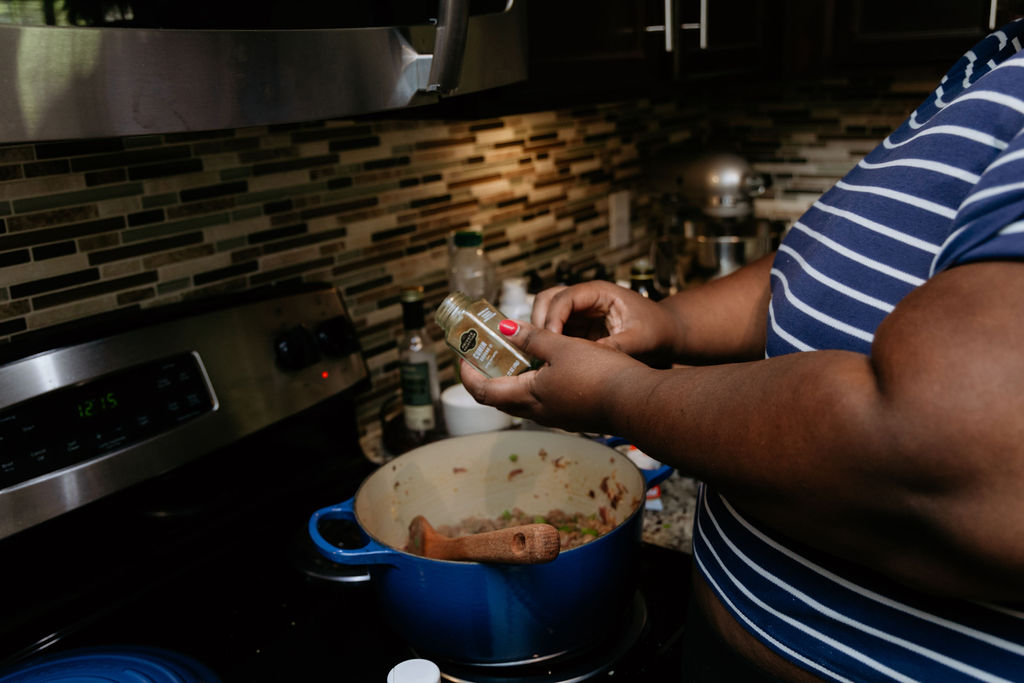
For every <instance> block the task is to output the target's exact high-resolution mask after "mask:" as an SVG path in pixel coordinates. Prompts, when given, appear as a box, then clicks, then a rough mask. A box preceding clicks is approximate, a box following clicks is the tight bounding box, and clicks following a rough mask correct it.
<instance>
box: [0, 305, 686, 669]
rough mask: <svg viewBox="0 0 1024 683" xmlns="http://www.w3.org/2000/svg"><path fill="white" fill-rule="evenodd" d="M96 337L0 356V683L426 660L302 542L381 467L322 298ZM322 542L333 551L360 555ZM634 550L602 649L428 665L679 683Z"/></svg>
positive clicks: (355, 379)
mask: <svg viewBox="0 0 1024 683" xmlns="http://www.w3.org/2000/svg"><path fill="white" fill-rule="evenodd" d="M100 322H101V324H99V325H98V326H95V327H90V326H82V327H79V328H76V329H75V330H74V331H73V332H67V331H64V332H63V333H62V334H61V335H59V337H54V338H51V339H46V338H45V337H44V336H42V335H38V336H37V337H36V338H35V339H34V340H32V342H31V344H26V345H17V344H12V345H9V348H7V349H4V350H3V351H2V352H0V353H2V356H0V363H2V364H0V557H2V558H3V562H2V563H0V590H2V591H3V605H4V609H3V610H2V612H0V682H3V683H9V682H10V683H13V682H14V681H18V683H23V682H24V681H32V680H44V679H45V680H61V679H60V678H56V677H54V676H55V674H52V670H53V669H52V668H51V669H50V672H51V673H49V674H45V675H50V676H51V677H50V678H44V673H43V672H44V671H46V667H62V666H63V667H65V668H66V670H69V671H70V670H75V671H78V672H79V674H80V673H81V672H82V671H83V669H82V668H80V667H84V666H91V667H95V668H96V671H97V673H96V674H95V678H94V679H95V680H118V679H117V678H114V677H110V678H102V679H101V678H100V676H101V675H106V674H102V672H103V671H105V670H106V669H105V668H104V667H107V668H110V669H111V670H115V669H116V670H126V669H132V668H133V670H135V671H136V673H137V676H138V677H141V678H139V679H141V680H153V681H163V680H167V681H180V682H181V683H195V682H196V681H203V682H204V683H236V682H237V683H242V682H245V683H261V682H267V683H271V682H274V683H276V682H286V681H287V682H290V681H329V680H338V681H348V680H352V681H360V682H361V681H367V682H372V681H384V680H386V677H387V673H388V671H389V670H390V669H391V668H392V667H393V666H395V665H396V664H398V663H399V662H401V661H403V660H406V659H411V658H416V657H420V656H425V653H419V652H416V650H415V649H414V648H413V647H412V646H410V645H409V644H407V643H404V642H402V640H401V639H400V638H399V637H398V636H396V635H395V634H394V632H392V631H391V629H390V627H389V626H388V624H387V620H386V618H385V616H386V615H383V614H381V613H380V610H379V608H378V607H377V605H376V600H375V596H374V594H373V588H372V583H371V581H370V580H369V575H368V574H365V573H363V572H362V571H361V570H359V569H355V568H349V567H341V566H339V565H335V564H333V563H331V562H329V561H328V560H326V559H325V558H323V557H322V556H321V555H320V554H319V553H318V552H317V551H316V549H315V547H314V546H313V544H312V542H311V541H310V539H309V538H308V532H307V530H306V524H307V522H308V520H309V516H310V514H312V512H314V511H316V510H318V509H320V508H322V507H324V506H326V505H331V504H334V503H337V502H339V501H343V500H346V499H348V498H350V497H351V496H352V495H354V493H355V491H356V489H357V488H358V486H359V484H360V483H361V482H362V480H363V479H364V478H365V477H366V476H368V475H369V474H370V473H371V472H372V471H373V470H374V469H375V467H376V465H374V464H373V463H371V462H370V461H369V460H368V459H367V458H366V457H365V456H364V454H363V453H362V451H361V449H360V446H359V439H358V429H357V425H356V409H355V405H356V402H357V401H358V399H359V395H360V394H361V393H362V392H363V391H365V390H366V388H367V387H368V385H369V380H368V373H367V371H366V366H365V363H364V361H363V358H362V354H361V351H360V349H359V343H358V338H357V336H356V333H355V328H354V325H353V324H352V322H351V318H350V317H349V315H348V313H347V311H346V310H345V307H344V304H343V303H342V301H341V299H340V298H339V297H338V296H337V294H336V292H335V291H334V290H333V289H332V288H331V287H328V286H321V285H308V286H307V285H302V286H294V287H288V288H268V289H265V290H259V291H254V292H247V293H245V294H244V295H238V296H232V297H226V298H222V299H217V300H204V301H198V302H190V303H187V304H182V305H175V306H170V307H163V308H159V309H153V310H149V311H133V312H130V313H128V314H125V315H123V316H118V317H114V318H104V319H103V320H102V321H100ZM331 524H332V525H331V526H327V527H324V528H322V531H323V533H324V535H325V536H326V537H328V538H329V539H330V540H332V541H333V542H336V543H338V544H339V545H342V546H345V545H358V544H361V543H362V540H361V538H360V536H359V534H358V532H357V531H356V530H355V529H353V528H351V527H350V526H348V525H346V524H345V523H344V522H333V523H331ZM639 552H640V556H641V557H640V563H639V565H640V580H639V582H638V587H637V591H636V595H635V597H634V599H633V601H632V602H631V604H630V605H629V606H628V609H626V610H624V611H623V614H622V617H621V620H620V621H619V622H618V623H621V628H620V629H617V630H616V632H615V633H609V634H607V637H606V638H604V639H602V642H600V643H594V644H593V645H592V647H588V648H585V650H584V651H582V652H573V653H566V654H564V655H560V656H558V657H555V658H552V659H548V660H545V661H540V662H529V663H525V664H517V665H505V666H486V667H480V666H473V665H467V664H465V663H460V662H448V661H438V662H436V663H437V664H438V665H439V666H440V668H441V671H442V677H443V678H444V679H445V680H447V681H475V682H478V683H489V682H491V681H495V682H504V681H526V682H529V681H537V682H541V681H543V682H552V683H553V682H558V683H565V682H568V681H583V680H615V681H634V680H636V681H640V680H644V681H650V680H677V679H678V678H679V672H680V666H681V665H680V652H681V649H682V647H681V646H682V635H683V634H682V624H683V615H684V614H685V605H686V597H687V596H686V587H687V586H688V577H689V557H688V556H687V555H685V554H683V553H679V552H675V551H671V550H667V549H664V548H659V547H656V546H653V545H647V544H644V545H643V546H642V547H641V548H640V551H639ZM125 662H130V665H129V664H125ZM76 667H79V668H76ZM139 672H142V673H139ZM143 674H144V675H145V676H148V678H146V677H142V676H143ZM33 676H35V677H33ZM75 680H92V679H75ZM130 680H137V679H135V678H133V679H130Z"/></svg>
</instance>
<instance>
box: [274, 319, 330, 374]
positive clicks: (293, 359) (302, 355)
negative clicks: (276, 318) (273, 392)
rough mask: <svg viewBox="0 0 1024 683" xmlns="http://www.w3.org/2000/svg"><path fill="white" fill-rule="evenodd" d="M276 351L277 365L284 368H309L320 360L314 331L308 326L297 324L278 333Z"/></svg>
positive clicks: (275, 342)
mask: <svg viewBox="0 0 1024 683" xmlns="http://www.w3.org/2000/svg"><path fill="white" fill-rule="evenodd" d="M274 352H275V355H276V357H277V366H278V367H279V368H281V369H282V370H287V371H295V370H301V369H302V368H308V367H309V366H310V365H312V364H313V363H316V362H317V361H319V360H320V350H319V349H318V348H317V344H316V339H315V338H314V337H313V333H312V332H310V331H309V330H308V329H307V328H306V327H304V326H302V325H297V326H295V327H292V328H289V329H287V330H285V331H284V332H282V333H281V334H280V335H278V337H277V339H276V340H274Z"/></svg>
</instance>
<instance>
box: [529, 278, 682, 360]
mask: <svg viewBox="0 0 1024 683" xmlns="http://www.w3.org/2000/svg"><path fill="white" fill-rule="evenodd" d="M532 322H533V324H534V325H536V326H538V327H543V328H545V329H547V330H550V331H552V332H558V333H561V334H565V335H567V336H571V337H581V338H583V339H589V340H591V341H596V342H598V343H601V344H607V345H609V346H611V347H613V348H616V349H618V350H620V351H623V352H624V353H627V354H629V355H630V356H633V357H635V358H639V359H642V360H644V361H645V362H647V363H649V364H656V365H665V364H667V363H669V362H670V361H671V360H672V359H671V355H672V349H673V348H674V344H675V342H676V339H677V338H678V336H679V335H680V333H681V332H680V330H679V328H678V321H677V320H676V318H675V316H674V315H673V314H672V312H671V310H670V309H668V308H666V307H664V306H660V305H658V304H657V303H655V302H654V301H651V300H650V299H647V298H645V297H643V296H640V295H639V294H637V293H636V292H634V291H633V290H631V289H626V288H625V287H620V286H619V285H616V284H613V283H611V282H604V281H600V280H595V281H593V282H585V283H582V284H578V285H573V286H571V287H564V286H563V287H553V288H551V289H547V290H544V291H543V292H540V293H539V294H537V296H536V299H535V300H534V304H533V316H532Z"/></svg>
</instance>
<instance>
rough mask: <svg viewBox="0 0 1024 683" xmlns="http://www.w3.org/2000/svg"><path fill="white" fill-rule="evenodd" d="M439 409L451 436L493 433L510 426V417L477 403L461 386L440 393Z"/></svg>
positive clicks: (455, 385) (451, 387) (456, 385)
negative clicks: (442, 412)
mask: <svg viewBox="0 0 1024 683" xmlns="http://www.w3.org/2000/svg"><path fill="white" fill-rule="evenodd" d="M441 409H442V411H444V424H445V426H446V427H447V428H448V434H450V435H451V436H461V435H463V434H476V433H478V432H494V431H498V430H499V429H508V428H509V427H511V426H512V416H511V415H509V414H507V413H503V412H501V411H500V410H498V409H497V408H494V407H492V406H485V405H483V404H482V403H477V401H476V399H475V398H473V397H472V396H471V395H470V393H469V392H468V391H466V387H464V386H462V385H461V384H453V385H452V386H450V387H448V388H447V389H445V390H444V391H442V392H441Z"/></svg>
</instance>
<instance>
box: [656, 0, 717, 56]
mask: <svg viewBox="0 0 1024 683" xmlns="http://www.w3.org/2000/svg"><path fill="white" fill-rule="evenodd" d="M665 5H666V7H667V6H668V0H666V1H665ZM666 16H667V15H666ZM679 28H681V29H683V30H684V31H698V36H699V37H698V39H697V44H698V46H699V47H700V49H701V50H706V49H708V0H700V21H695V22H691V23H686V24H682V25H681V26H680V27H679Z"/></svg>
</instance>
